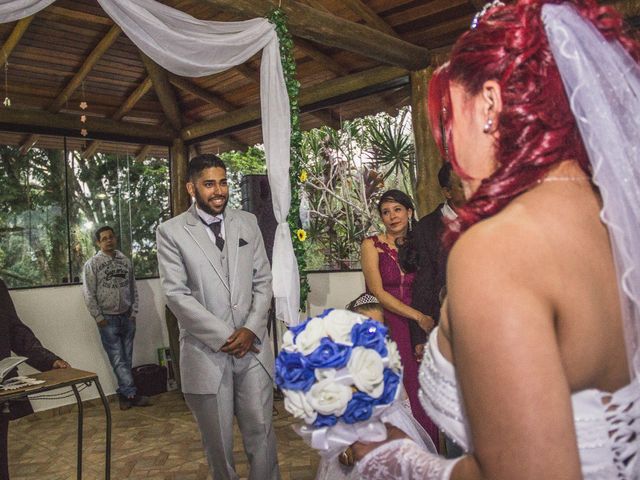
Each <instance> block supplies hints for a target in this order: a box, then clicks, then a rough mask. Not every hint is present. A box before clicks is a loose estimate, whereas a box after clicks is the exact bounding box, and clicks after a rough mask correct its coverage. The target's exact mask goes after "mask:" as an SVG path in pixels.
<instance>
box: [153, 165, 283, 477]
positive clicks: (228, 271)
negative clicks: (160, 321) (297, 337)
mask: <svg viewBox="0 0 640 480" xmlns="http://www.w3.org/2000/svg"><path fill="white" fill-rule="evenodd" d="M187 190H188V191H189V194H190V195H191V197H192V198H193V199H194V200H195V202H194V204H193V205H192V206H191V208H190V209H189V210H187V211H186V212H184V213H183V214H181V215H178V216H176V217H174V218H172V219H171V220H168V221H166V222H164V223H163V224H162V225H160V226H159V227H158V230H157V232H156V237H157V245H158V264H159V269H160V278H161V282H162V288H163V290H164V293H165V295H166V297H167V303H168V305H169V308H170V309H171V311H172V312H173V313H174V314H175V316H176V317H177V319H178V323H179V325H180V375H181V378H182V390H183V393H184V397H185V400H186V402H187V405H188V406H189V408H190V409H191V411H192V413H193V415H194V417H195V419H196V421H197V423H198V427H199V429H200V433H201V434H202V443H203V445H204V449H205V453H206V455H207V460H208V462H209V468H210V469H211V471H212V473H213V478H214V479H215V480H221V479H238V478H239V477H238V475H237V473H236V472H235V467H234V462H233V417H234V415H235V416H236V418H237V421H238V426H239V427H240V432H241V433H242V438H243V442H244V449H245V452H246V454H247V457H248V458H249V463H250V474H249V479H251V480H270V479H279V478H280V471H279V468H278V459H277V452H276V438H275V432H274V430H273V426H272V422H271V416H272V405H273V353H272V352H271V348H270V343H269V341H268V338H267V311H268V309H269V306H270V302H271V273H270V269H269V261H268V260H267V254H266V252H265V248H264V243H263V240H262V235H261V234H260V230H259V229H258V223H257V221H256V217H255V216H254V215H252V214H251V213H248V212H244V211H242V210H235V209H230V208H229V209H226V208H225V207H226V205H227V201H228V199H229V187H228V185H227V178H226V167H225V164H224V163H223V162H222V160H220V159H219V158H218V157H217V156H215V155H210V154H207V155H199V156H197V157H194V158H193V159H192V160H191V161H190V162H189V171H188V183H187Z"/></svg>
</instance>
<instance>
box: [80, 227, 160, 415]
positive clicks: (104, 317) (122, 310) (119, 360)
mask: <svg viewBox="0 0 640 480" xmlns="http://www.w3.org/2000/svg"><path fill="white" fill-rule="evenodd" d="M96 242H97V244H98V247H100V251H99V252H98V253H96V254H95V255H94V256H93V257H91V258H90V259H89V260H88V261H87V263H85V265H84V275H83V284H82V286H83V289H82V291H83V294H84V300H85V303H86V304H87V308H88V309H89V313H90V314H91V316H92V317H93V318H95V320H96V323H97V325H98V330H99V332H100V339H101V340H102V346H103V347H104V350H105V351H106V352H107V356H108V357H109V362H110V363H111V366H112V367H113V372H114V373H115V375H116V378H117V379H118V389H117V392H118V398H119V401H120V409H121V410H126V409H128V408H131V406H132V405H133V406H137V407H143V406H146V405H149V399H148V398H147V397H145V396H141V395H137V393H136V386H135V384H134V382H133V375H132V374H131V361H132V357H133V338H134V336H135V333H136V315H137V314H138V290H137V288H136V280H135V278H134V274H133V266H132V264H131V261H130V260H129V259H128V258H127V257H126V256H124V254H123V253H122V252H120V251H119V250H116V247H117V246H118V240H117V237H116V234H115V232H114V231H113V228H111V227H109V226H105V227H101V228H99V229H98V230H97V231H96Z"/></svg>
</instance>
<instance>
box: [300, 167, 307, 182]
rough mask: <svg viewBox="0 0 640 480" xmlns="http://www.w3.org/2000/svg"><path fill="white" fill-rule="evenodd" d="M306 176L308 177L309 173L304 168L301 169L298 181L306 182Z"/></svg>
mask: <svg viewBox="0 0 640 480" xmlns="http://www.w3.org/2000/svg"><path fill="white" fill-rule="evenodd" d="M307 178H309V174H308V173H307V171H306V170H302V171H301V172H300V181H301V182H302V183H304V182H306V181H307Z"/></svg>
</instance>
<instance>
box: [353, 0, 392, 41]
mask: <svg viewBox="0 0 640 480" xmlns="http://www.w3.org/2000/svg"><path fill="white" fill-rule="evenodd" d="M342 3H343V4H345V5H346V6H347V7H349V8H350V9H351V10H353V11H354V12H355V13H356V14H358V15H359V16H360V18H362V19H363V20H364V21H365V22H366V23H367V24H368V25H369V26H371V27H372V28H375V29H376V30H380V31H381V32H384V33H386V34H387V35H391V36H392V37H396V38H400V36H399V35H398V34H397V33H396V31H395V30H394V29H393V28H392V27H391V25H389V24H388V23H387V22H385V21H384V20H383V19H382V17H380V15H378V13H377V12H376V11H375V10H374V9H372V8H371V7H370V6H369V5H367V4H366V3H364V2H362V1H361V0H342Z"/></svg>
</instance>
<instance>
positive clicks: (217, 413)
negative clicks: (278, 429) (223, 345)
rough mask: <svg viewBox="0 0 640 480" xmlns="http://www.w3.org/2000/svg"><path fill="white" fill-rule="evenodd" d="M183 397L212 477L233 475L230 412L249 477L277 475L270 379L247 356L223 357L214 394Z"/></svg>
mask: <svg viewBox="0 0 640 480" xmlns="http://www.w3.org/2000/svg"><path fill="white" fill-rule="evenodd" d="M184 398H185V400H186V402H187V405H188V406H189V408H190V409H191V412H192V413H193V416H194V417H195V419H196V422H197V423H198V428H199V429H200V433H201V435H202V443H203V446H204V451H205V454H206V456H207V461H208V462H209V468H210V469H211V472H212V475H213V479H214V480H237V479H238V478H239V477H238V474H237V473H236V471H235V464H234V461H233V417H234V415H235V416H236V418H237V420H238V426H239V427H240V433H241V434H242V441H243V443H244V450H245V452H246V454H247V457H248V459H249V468H250V470H249V480H279V479H280V470H279V468H278V455H277V451H276V436H275V432H274V430H273V424H272V415H273V413H272V408H273V382H272V380H271V377H270V376H269V375H268V374H267V372H266V370H265V369H264V367H263V366H262V364H261V363H260V362H259V361H258V360H257V359H256V358H255V357H254V355H253V354H251V353H248V354H247V355H246V356H245V357H244V358H240V359H237V358H234V357H232V356H229V361H228V363H227V365H226V366H225V369H224V373H223V375H222V382H221V384H220V390H219V391H218V394H217V395H213V394H202V395H200V394H193V393H185V394H184ZM232 413H233V414H232Z"/></svg>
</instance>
